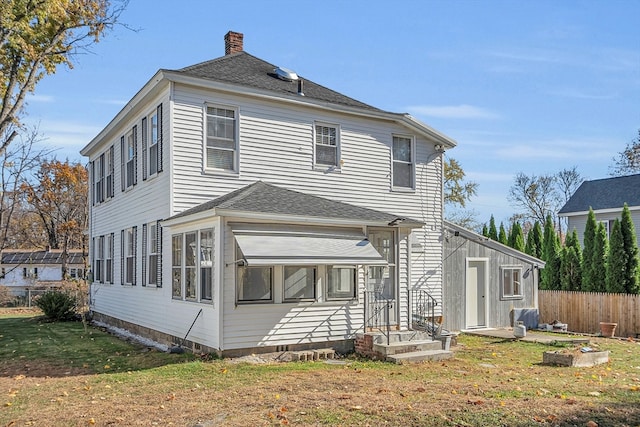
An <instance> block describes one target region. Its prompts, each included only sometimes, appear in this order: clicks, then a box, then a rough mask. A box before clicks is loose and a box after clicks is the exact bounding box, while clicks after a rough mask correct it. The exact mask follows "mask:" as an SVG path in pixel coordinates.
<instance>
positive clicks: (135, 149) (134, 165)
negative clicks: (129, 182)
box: [131, 125, 138, 185]
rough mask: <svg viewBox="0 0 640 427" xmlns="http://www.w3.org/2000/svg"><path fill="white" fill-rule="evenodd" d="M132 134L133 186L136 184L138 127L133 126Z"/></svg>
mask: <svg viewBox="0 0 640 427" xmlns="http://www.w3.org/2000/svg"><path fill="white" fill-rule="evenodd" d="M131 132H133V185H136V184H137V183H138V126H137V125H136V126H134V127H133V129H132V130H131Z"/></svg>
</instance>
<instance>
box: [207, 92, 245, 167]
mask: <svg viewBox="0 0 640 427" xmlns="http://www.w3.org/2000/svg"><path fill="white" fill-rule="evenodd" d="M206 110H207V114H206V116H207V119H206V120H207V126H206V132H205V133H206V137H205V139H206V141H205V169H209V170H218V171H224V172H238V130H237V119H236V110H232V109H229V108H222V107H214V106H209V105H208V106H207V107H206Z"/></svg>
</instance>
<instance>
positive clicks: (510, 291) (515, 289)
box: [500, 266, 523, 299]
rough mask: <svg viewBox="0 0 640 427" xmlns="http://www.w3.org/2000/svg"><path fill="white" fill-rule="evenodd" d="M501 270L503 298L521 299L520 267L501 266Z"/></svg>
mask: <svg viewBox="0 0 640 427" xmlns="http://www.w3.org/2000/svg"><path fill="white" fill-rule="evenodd" d="M500 271H501V275H500V276H501V285H502V286H501V291H502V298H503V299H521V298H522V297H523V296H522V267H520V266H503V267H500Z"/></svg>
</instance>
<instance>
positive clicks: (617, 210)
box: [558, 206, 640, 217]
mask: <svg viewBox="0 0 640 427" xmlns="http://www.w3.org/2000/svg"><path fill="white" fill-rule="evenodd" d="M637 210H640V206H629V211H632V212H633V211H637ZM620 212H622V206H620V207H619V208H607V209H597V210H594V211H593V213H594V214H596V215H598V214H610V213H613V214H615V213H620ZM582 215H589V211H580V212H564V213H559V214H558V216H560V217H570V216H582Z"/></svg>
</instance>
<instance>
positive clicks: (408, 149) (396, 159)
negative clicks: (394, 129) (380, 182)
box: [391, 135, 415, 189]
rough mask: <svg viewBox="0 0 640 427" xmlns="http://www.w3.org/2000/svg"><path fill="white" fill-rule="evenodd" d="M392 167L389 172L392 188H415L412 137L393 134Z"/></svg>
mask: <svg viewBox="0 0 640 427" xmlns="http://www.w3.org/2000/svg"><path fill="white" fill-rule="evenodd" d="M391 151H392V156H393V166H392V167H393V169H392V172H391V175H392V179H393V187H394V188H408V189H413V188H415V164H414V163H415V160H414V153H413V151H414V150H413V138H411V137H407V136H396V135H394V136H393V147H392V150H391Z"/></svg>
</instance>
